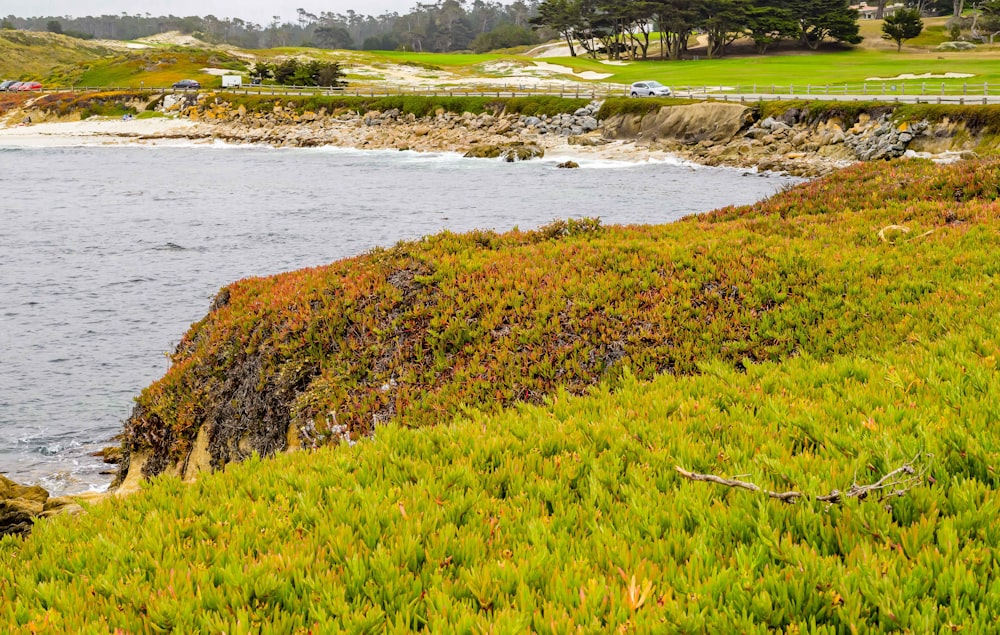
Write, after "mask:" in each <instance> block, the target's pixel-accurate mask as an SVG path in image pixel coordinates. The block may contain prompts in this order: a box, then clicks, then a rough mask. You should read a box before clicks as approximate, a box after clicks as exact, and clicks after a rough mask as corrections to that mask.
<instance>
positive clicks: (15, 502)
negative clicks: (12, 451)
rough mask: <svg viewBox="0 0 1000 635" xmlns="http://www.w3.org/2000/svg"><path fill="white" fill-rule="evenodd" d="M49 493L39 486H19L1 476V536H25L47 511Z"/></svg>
mask: <svg viewBox="0 0 1000 635" xmlns="http://www.w3.org/2000/svg"><path fill="white" fill-rule="evenodd" d="M48 500H49V493H48V492H47V491H45V489H43V488H41V487H39V486H37V485H19V484H17V483H15V482H14V481H12V480H10V479H9V478H7V477H5V476H0V536H6V535H9V534H14V535H22V536H23V535H25V534H27V533H29V532H30V531H31V526H32V525H33V524H34V519H35V517H37V516H39V515H41V514H42V512H44V511H45V503H46V502H47V501H48Z"/></svg>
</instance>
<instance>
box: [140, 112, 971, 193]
mask: <svg viewBox="0 0 1000 635" xmlns="http://www.w3.org/2000/svg"><path fill="white" fill-rule="evenodd" d="M601 106H602V104H601V102H592V103H590V104H588V105H587V106H585V107H582V108H579V109H577V110H576V111H575V112H573V113H565V114H560V115H554V116H546V115H541V116H535V115H523V114H517V113H504V112H499V113H495V114H494V113H482V114H478V115H477V114H472V113H468V112H466V113H463V114H456V113H452V112H447V111H444V110H443V109H439V110H438V112H436V113H435V114H433V115H430V116H426V117H416V116H415V115H413V114H406V113H402V112H400V111H399V110H398V109H391V110H387V111H367V112H363V113H362V112H356V111H348V112H340V113H333V112H327V111H326V110H325V109H324V108H320V109H318V110H316V111H311V110H301V109H299V108H298V107H297V105H296V104H295V103H294V101H292V102H286V103H280V102H277V103H276V104H275V105H274V107H273V110H270V111H267V112H248V111H247V109H246V108H245V107H244V106H242V105H237V106H234V105H232V104H230V103H228V102H226V101H225V100H224V99H222V98H220V97H215V98H208V97H205V96H200V97H195V96H176V97H175V98H174V99H165V100H164V101H163V103H162V104H160V106H159V107H160V108H161V109H162V110H163V111H164V112H166V113H175V114H177V115H180V116H183V117H185V118H188V119H189V120H192V121H196V122H198V123H199V124H201V125H199V126H198V127H197V128H195V129H194V130H192V132H193V133H194V135H195V136H200V137H202V138H212V139H220V140H223V141H226V142H230V143H252V144H267V145H272V146H278V147H314V146H325V145H332V146H340V147H351V148H359V149H396V150H413V151H418V152H459V153H462V154H464V155H466V156H469V157H502V158H506V159H507V160H523V159H530V158H537V157H541V156H544V155H545V154H546V153H551V152H560V153H564V154H568V155H572V154H574V153H576V154H581V155H583V154H599V155H603V156H609V157H613V158H620V159H626V160H645V159H648V158H650V157H654V156H656V157H660V156H664V155H673V156H676V157H679V158H682V159H684V160H688V161H691V162H694V163H699V164H703V165H709V166H728V167H739V168H749V169H757V170H761V171H781V172H787V173H789V174H793V175H796V176H803V177H815V176H822V175H824V174H828V173H830V172H832V171H833V170H836V169H839V168H842V167H845V166H847V165H850V164H851V163H854V162H857V161H876V160H887V159H894V158H899V157H905V156H921V157H925V158H931V159H937V160H943V161H950V160H955V159H958V158H963V159H964V158H973V157H975V154H974V153H973V152H972V151H971V149H970V148H971V147H974V145H975V144H974V138H972V137H971V136H970V135H968V134H963V132H964V129H965V127H964V124H963V123H961V122H952V121H949V120H945V121H943V122H940V123H936V124H930V123H928V122H926V121H920V122H916V123H912V124H911V123H905V122H904V123H899V124H896V123H894V122H893V121H892V120H891V117H890V112H889V111H888V110H887V109H884V111H882V112H873V113H861V114H860V115H858V116H857V118H856V119H854V120H848V118H846V117H843V116H830V117H822V116H819V117H816V116H811V115H810V111H809V110H808V109H799V108H790V109H788V110H786V111H785V112H784V113H783V114H782V115H781V116H779V117H766V118H764V119H761V120H757V119H756V118H755V116H754V112H755V111H754V109H752V108H751V107H749V106H746V105H741V104H725V103H718V102H706V103H698V104H689V105H681V106H664V107H662V108H660V109H659V110H656V111H653V112H651V113H649V114H646V115H642V116H639V115H612V116H610V117H607V118H605V119H603V120H602V119H600V118H599V117H600V113H601V110H602V108H601ZM195 130H197V132H195ZM188 136H189V138H190V136H191V135H188ZM960 138H962V139H964V141H963V142H959V141H958V139H960ZM970 138H972V141H973V143H970V142H969V139H970Z"/></svg>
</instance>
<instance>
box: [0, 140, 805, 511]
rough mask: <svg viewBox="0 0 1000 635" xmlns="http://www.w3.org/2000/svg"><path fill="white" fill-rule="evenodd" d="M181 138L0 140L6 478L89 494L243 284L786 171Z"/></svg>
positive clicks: (713, 198)
mask: <svg viewBox="0 0 1000 635" xmlns="http://www.w3.org/2000/svg"><path fill="white" fill-rule="evenodd" d="M579 162H580V164H581V168H580V169H576V170H566V169H557V168H556V167H555V165H556V161H555V160H543V161H529V162H524V163H512V164H511V163H503V162H499V161H493V160H472V159H463V158H461V157H459V156H457V155H454V154H415V153H410V152H394V151H355V150H344V149H332V148H327V149H272V148H263V147H247V146H228V145H198V144H175V145H168V146H114V147H104V146H87V145H76V146H73V145H66V146H62V147H59V146H56V147H36V148H31V147H23V148H2V147H0V193H2V194H0V196H2V199H0V473H2V474H6V475H7V476H9V477H10V478H13V479H15V480H18V481H21V482H25V483H39V484H41V485H43V486H44V487H46V488H48V489H49V490H50V491H52V492H53V493H73V492H79V491H84V490H90V489H96V490H100V489H103V488H105V487H106V486H107V484H108V483H109V482H110V480H111V476H110V475H109V474H108V473H107V471H108V470H109V469H112V467H111V466H107V465H104V464H103V463H102V462H101V461H100V460H98V459H96V458H94V457H93V456H91V454H92V453H93V452H94V451H96V450H98V449H100V448H102V447H104V446H106V445H109V444H111V439H112V437H114V435H115V434H116V433H117V432H118V431H119V430H120V428H121V422H122V421H123V420H124V419H125V418H127V417H128V415H129V412H130V410H131V407H132V400H133V397H134V396H135V395H137V394H138V393H139V391H140V390H141V389H142V388H143V387H144V386H146V385H147V384H149V383H150V382H151V381H153V380H154V379H156V378H157V377H159V376H161V375H162V374H163V373H164V372H165V371H166V369H167V365H168V360H167V357H166V354H167V353H168V352H169V351H171V350H173V348H174V346H175V345H176V343H177V341H178V340H179V339H180V337H181V336H182V335H183V333H184V332H185V331H186V330H187V328H188V326H189V325H190V324H191V323H192V322H194V321H196V320H198V319H200V318H201V317H202V316H203V315H204V314H205V313H206V311H207V309H208V306H209V303H210V300H211V298H212V297H213V296H214V295H215V293H216V292H217V291H218V289H219V288H220V287H221V286H223V285H225V284H227V283H229V282H231V281H234V280H237V279H240V278H245V277H248V276H260V275H267V274H272V273H278V272H281V271H287V270H291V269H297V268H301V267H307V266H313V265H319V264H325V263H329V262H331V261H334V260H336V259H339V258H343V257H346V256H352V255H356V254H359V253H362V252H365V251H367V250H369V249H371V248H372V247H375V246H389V245H392V244H394V243H396V242H397V241H400V240H405V239H413V238H418V237H420V236H424V235H427V234H430V233H434V232H438V231H440V230H443V229H450V230H453V231H464V230H470V229H476V228H480V229H495V230H498V231H503V230H508V229H511V228H513V227H515V226H518V227H520V228H522V229H527V228H532V227H537V226H539V225H542V224H545V223H547V222H549V221H551V220H553V219H555V218H568V217H574V218H579V217H584V216H596V217H600V218H601V220H602V222H603V223H604V224H633V223H665V222H670V221H673V220H676V219H678V218H680V217H682V216H685V215H688V214H691V213H694V212H700V211H707V210H710V209H714V208H717V207H720V206H723V205H727V204H731V203H748V202H752V201H755V200H758V199H761V198H763V197H766V196H768V195H770V194H772V193H773V192H775V191H776V190H777V189H779V188H781V187H782V186H784V185H785V184H786V183H789V182H794V181H796V179H792V178H790V177H784V176H777V175H759V174H756V173H752V172H747V171H743V170H732V169H717V168H705V167H696V166H691V165H685V164H682V163H679V162H670V161H662V162H641V163H626V162H615V161H602V160H596V159H591V160H580V161H579Z"/></svg>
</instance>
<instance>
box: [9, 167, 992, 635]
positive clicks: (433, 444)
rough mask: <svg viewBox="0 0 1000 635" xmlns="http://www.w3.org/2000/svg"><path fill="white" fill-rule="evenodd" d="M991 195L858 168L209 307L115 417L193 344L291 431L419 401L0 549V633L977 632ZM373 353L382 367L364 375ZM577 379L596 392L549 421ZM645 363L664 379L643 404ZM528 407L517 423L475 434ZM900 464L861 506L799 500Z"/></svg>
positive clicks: (408, 247)
mask: <svg viewBox="0 0 1000 635" xmlns="http://www.w3.org/2000/svg"><path fill="white" fill-rule="evenodd" d="M996 167H997V165H996V164H995V163H986V162H983V163H974V164H961V165H957V166H949V167H940V166H933V165H930V164H926V163H914V162H910V163H894V164H873V165H864V166H859V167H856V168H851V169H850V170H847V171H845V172H842V173H839V174H836V175H834V176H831V177H829V178H827V179H824V180H822V181H817V182H814V183H810V184H807V185H805V186H802V187H799V188H796V189H794V190H791V191H787V192H784V193H781V194H779V195H777V196H775V197H773V198H772V199H771V200H769V201H766V202H763V203H760V204H758V205H754V206H749V207H742V208H729V209H724V210H720V211H718V212H716V213H713V214H710V215H707V216H700V217H694V218H691V219H688V220H687V221H684V222H681V223H676V224H672V225H667V226H661V227H628V228H603V229H601V228H597V227H594V226H593V225H591V224H586V223H585V224H583V225H574V226H572V227H570V226H553V227H551V228H548V229H547V230H543V231H540V232H536V233H523V232H514V233H510V234H505V235H500V236H497V235H492V234H488V233H483V232H480V233H473V234H470V235H466V236H456V235H452V234H444V235H439V236H435V237H430V238H428V239H425V240H424V241H421V242H419V243H410V244H404V245H400V246H397V247H395V248H393V249H391V250H385V251H379V252H376V253H373V254H370V255H368V256H365V257H361V258H357V259H352V260H348V261H344V262H342V263H337V264H335V265H332V266H330V267H324V268H318V269H312V270H306V271H302V272H296V273H292V274H285V275H281V276H275V277H271V278H266V279H253V280H246V281H243V282H240V283H237V284H235V285H233V286H231V287H229V288H228V289H227V291H226V292H225V293H224V294H223V296H222V297H220V299H219V300H218V301H217V308H216V310H215V311H214V312H213V313H212V315H211V316H210V317H209V318H208V319H207V320H206V321H204V322H202V323H200V324H198V325H196V326H195V327H194V328H193V330H192V332H191V333H190V334H189V335H188V337H187V338H186V340H185V342H184V343H183V344H182V346H181V348H182V351H181V353H180V356H181V357H184V358H185V359H190V360H191V361H180V363H179V365H178V367H175V370H172V371H171V373H170V374H169V375H168V377H167V378H166V379H165V380H163V381H161V382H159V383H158V384H157V385H156V386H154V387H153V388H152V389H150V391H149V392H147V393H146V394H144V396H143V401H142V402H141V403H142V404H151V403H152V402H151V399H152V398H153V396H154V395H159V396H160V397H158V398H161V399H166V398H167V395H170V394H175V395H180V394H181V393H183V392H185V391H187V390H190V389H189V388H185V387H184V386H185V382H184V381H183V380H180V379H179V378H180V377H182V376H184V375H185V373H189V374H190V373H192V372H195V371H194V370H193V369H194V368H195V367H196V366H197V365H198V364H200V363H201V362H200V361H199V355H203V354H204V353H205V352H206V351H209V350H212V347H213V346H219V347H221V348H219V349H218V350H219V353H218V357H216V361H217V362H219V363H221V362H223V361H225V360H230V361H232V360H238V359H244V360H246V359H247V357H246V356H247V354H248V353H249V352H250V351H252V350H255V349H256V350H262V349H266V350H271V351H273V355H272V356H271V357H269V358H267V359H268V360H269V361H268V364H271V365H267V364H265V365H264V366H263V368H266V369H267V372H266V373H262V374H261V375H260V377H261V378H262V379H264V380H265V381H276V382H281V381H284V380H285V377H287V376H289V373H293V370H294V368H296V367H304V366H308V365H309V364H310V363H318V364H319V365H320V367H321V376H322V378H323V379H324V381H323V382H322V390H320V391H316V392H314V393H312V394H311V395H310V397H309V399H308V400H307V402H306V405H309V404H322V407H323V408H324V409H325V410H323V412H324V413H325V412H329V411H330V409H334V408H338V406H337V405H336V404H337V403H343V402H348V403H350V404H351V405H350V407H349V408H345V409H338V410H336V411H337V412H343V413H345V414H346V415H347V416H345V418H344V419H342V420H341V421H348V420H350V417H351V416H353V413H354V412H356V411H357V410H362V409H364V408H366V407H370V405H371V404H372V403H374V401H375V400H377V399H378V397H377V395H380V394H384V393H383V392H382V391H381V390H379V389H378V388H376V389H375V390H369V388H368V387H366V385H365V384H364V383H363V382H362V381H361V379H362V377H363V369H365V368H368V367H371V368H372V369H375V370H377V369H378V368H380V366H381V365H383V364H385V365H388V367H393V368H395V369H396V370H397V373H396V375H395V380H396V381H397V382H410V381H414V378H415V377H419V378H420V381H419V382H416V381H414V383H413V387H412V388H410V392H409V397H410V400H409V401H406V400H403V401H400V402H397V403H399V404H400V405H399V406H398V409H397V411H396V412H397V415H399V416H398V417H397V418H396V419H394V421H398V423H391V424H389V425H384V426H382V427H380V428H378V430H377V432H376V437H375V439H374V440H361V441H360V442H358V443H357V444H355V445H352V446H348V445H346V444H341V445H339V446H337V447H328V448H325V449H323V450H320V451H318V452H313V453H298V454H291V455H283V456H280V457H278V458H277V459H274V460H269V461H261V460H258V459H252V460H250V461H248V462H245V463H242V464H237V465H231V466H229V467H228V468H227V469H226V470H225V471H224V472H221V473H217V474H215V475H212V476H203V477H202V478H201V479H200V480H199V482H198V483H196V484H194V485H191V486H186V485H182V484H180V483H179V482H178V481H177V480H175V479H172V478H160V479H157V480H156V482H154V483H153V484H152V485H150V486H149V487H148V488H147V489H146V490H145V491H143V492H141V493H139V494H136V495H134V496H132V497H130V498H127V499H123V500H113V501H109V502H107V503H105V504H102V505H98V506H97V507H94V508H93V509H92V510H91V511H90V512H89V513H88V514H86V515H83V516H78V517H71V518H70V517H66V518H62V517H60V518H56V519H53V520H50V521H46V522H43V523H41V525H40V526H39V527H37V528H36V530H35V532H34V533H33V534H32V536H31V537H30V538H28V539H27V540H25V541H21V540H15V539H10V538H8V539H4V540H3V541H0V598H2V602H0V623H5V624H7V625H8V627H9V628H8V630H10V631H11V632H53V633H55V632H110V631H113V630H115V629H116V628H121V629H122V630H124V631H126V632H135V633H140V632H163V631H171V630H173V631H174V632H220V631H225V632H256V631H258V630H264V631H267V632H279V633H295V632H302V633H304V632H335V631H351V632H409V631H412V630H418V629H423V630H426V631H428V632H453V631H462V632H480V631H489V632H510V633H521V632H539V633H564V632H568V631H572V630H577V629H582V630H583V631H585V632H614V631H620V632H642V633H653V632H748V633H753V632H760V633H763V632H769V631H770V630H772V629H774V630H780V631H783V632H787V633H798V632H821V633H822V632H828V633H847V632H955V631H963V632H992V631H994V630H996V629H997V627H998V623H997V619H998V618H997V616H998V615H1000V561H998V559H997V558H996V556H995V553H994V552H995V550H994V547H995V545H996V544H997V541H998V540H1000V533H998V531H1000V530H998V528H1000V525H998V524H997V523H996V522H995V519H996V516H997V514H998V512H1000V508H998V500H1000V498H998V497H997V492H996V489H997V487H998V485H1000V479H998V476H997V467H998V464H1000V437H998V434H997V430H998V426H997V424H998V421H1000V410H998V409H997V404H998V403H1000V375H998V373H997V359H998V358H1000V327H998V323H997V321H996V319H995V315H996V314H997V311H998V310H1000V293H997V276H998V274H1000V266H998V261H997V259H996V257H995V254H996V252H997V249H998V247H1000V244H998V243H1000V234H998V232H997V223H998V220H1000V203H998V200H997V199H998V187H1000V180H998V177H997V176H996V174H997V170H996ZM400 264H404V265H405V266H403V267H400V266H399V265H400ZM389 272H396V273H395V274H394V275H395V277H393V278H392V280H393V281H394V284H393V285H390V286H392V288H395V289H396V291H395V292H393V291H391V289H390V288H388V287H386V286H385V283H386V280H385V278H386V275H387V274H388V275H393V274H391V273H389ZM400 272H403V273H400ZM405 272H409V273H408V274H406V275H404V273H405ZM431 289H433V290H434V292H433V293H431V291H430V290H431ZM393 293H394V294H395V295H393ZM227 294H228V299H227V298H226V295H227ZM406 296H409V303H408V304H407V307H409V308H408V309H407V310H410V311H412V312H414V313H413V315H412V317H413V319H407V318H405V317H404V316H405V312H404V311H402V310H401V306H400V300H401V299H402V298H403V297H406ZM317 301H319V304H317ZM324 303H327V304H324ZM337 303H339V304H337ZM331 304H337V309H336V310H333V309H332V308H331V307H330V306H328V305H331ZM338 316H342V317H338ZM379 316H381V318H379ZM418 318H420V319H418ZM337 319H340V320H342V322H343V326H342V328H344V329H345V331H343V333H346V334H338V333H339V332H338V331H337V330H336V329H337V328H341V326H338V323H337V322H336V321H335V320H337ZM379 320H380V321H379ZM626 325H627V326H628V327H629V328H625V326H626ZM320 327H322V328H324V329H327V330H326V331H325V332H323V333H321V332H320V331H318V330H317V329H319V328H320ZM414 330H420V331H421V332H423V333H424V335H425V339H424V340H421V339H420V338H419V337H418V336H416V335H414V334H413V333H412V331H414ZM223 332H227V333H240V334H243V336H245V338H246V339H244V340H239V345H238V346H236V342H237V340H231V341H230V343H229V344H225V343H224V340H223V339H222V338H221V333H223ZM381 332H390V333H391V334H392V342H393V343H394V345H396V348H395V349H393V350H394V351H395V352H396V353H398V355H399V357H395V356H393V357H390V358H388V359H382V358H380V357H379V356H378V352H379V350H378V349H377V348H375V347H374V344H373V343H374V342H375V341H376V340H375V339H373V338H375V337H376V335H377V334H378V333H381ZM310 333H312V335H310ZM324 333H325V335H324ZM574 334H576V335H575V336H574ZM421 342H422V343H421ZM241 347H242V348H241ZM599 347H603V348H599ZM340 350H350V351H351V355H350V356H344V357H338V354H339V351H340ZM577 350H581V351H583V354H581V355H576V354H575V353H574V351H577ZM590 351H597V352H598V354H596V355H591V354H590ZM469 352H473V353H475V352H478V354H472V355H470V354H469ZM602 353H603V356H602ZM477 355H478V356H477ZM414 356H416V357H417V358H419V359H420V360H425V361H424V365H423V366H421V367H420V372H419V373H418V369H416V368H410V367H404V365H402V364H401V362H407V361H413V357H414ZM201 359H204V358H203V357H202V358H201ZM310 359H316V360H319V361H316V362H310V361H309V360H310ZM657 359H658V360H660V361H658V362H655V363H654V362H652V361H651V360H657ZM352 360H353V361H352ZM587 363H589V364H593V365H594V366H595V367H596V368H598V369H599V372H598V373H597V374H598V375H599V376H600V377H601V378H603V382H602V383H601V384H599V385H598V386H597V387H596V388H591V389H589V394H588V395H586V396H572V395H571V394H569V392H588V390H587V389H586V386H587V385H589V384H588V383H587V382H583V381H580V379H579V378H580V374H579V369H578V368H577V365H579V366H581V367H582V366H583V365H585V364H587ZM352 364H353V365H352ZM296 365H297V366H296ZM213 368H215V367H214V366H212V367H206V369H205V371H204V372H202V374H201V375H199V377H200V378H202V379H205V380H210V379H211V377H212V372H219V371H218V369H215V370H212V369H213ZM656 369H659V370H672V371H674V373H675V374H666V375H660V376H658V377H656V378H655V379H653V380H652V381H651V382H648V383H646V382H643V381H641V380H640V379H639V377H638V375H647V374H650V373H651V372H652V371H653V370H656ZM438 375H441V376H443V379H441V380H438V379H437V376H438ZM380 379H383V378H381V377H380ZM192 385H199V384H192ZM378 386H381V384H379V385H378ZM612 386H613V388H611V387H612ZM512 387H514V388H512ZM260 388H261V389H265V388H266V386H264V385H263V384H262V385H261V386H260ZM522 388H524V389H527V390H528V391H531V392H529V394H527V395H524V394H521V393H520V390H521V389H522ZM567 389H568V390H567ZM208 390H211V389H210V388H206V391H208ZM508 390H511V391H512V392H511V393H510V395H507V393H506V391H508ZM420 391H423V392H420ZM542 394H545V395H547V396H546V397H545V398H544V399H543V398H542ZM523 398H528V399H530V400H532V401H537V402H539V403H538V404H536V405H533V406H519V407H517V408H514V409H508V410H506V411H504V412H500V413H497V412H494V411H495V406H496V405H497V404H498V403H511V402H513V401H514V400H515V399H523ZM338 399H339V400H343V401H340V402H338V401H337V400H338ZM322 400H326V401H322ZM163 403H166V402H163ZM188 403H190V405H184V404H183V403H181V402H178V405H177V406H176V411H177V412H178V413H180V414H181V415H182V416H188V415H187V414H186V413H188V412H189V411H194V410H196V408H197V406H196V405H194V404H193V402H188ZM203 405H204V404H203ZM160 412H164V413H166V412H167V411H166V410H162V411H160ZM366 412H367V411H366ZM358 419H359V421H361V422H362V423H364V422H368V421H370V415H368V414H365V415H363V416H362V415H359V416H358ZM178 421H179V419H178ZM424 423H439V424H442V425H438V426H430V427H424V428H421V429H418V430H414V429H411V427H412V426H419V425H422V424H424ZM327 431H328V432H330V430H329V429H327ZM183 432H184V430H182V429H177V434H183ZM161 434H163V433H162V432H161ZM911 461H912V464H913V466H914V474H913V478H912V479H910V480H907V482H905V483H902V484H900V485H898V486H894V487H891V488H888V490H883V491H876V492H873V493H871V494H870V495H869V496H867V497H865V498H863V499H859V498H848V499H846V500H844V501H842V502H840V503H827V502H822V501H818V500H817V499H816V498H815V496H816V495H819V494H828V493H829V492H831V490H834V489H837V490H840V491H841V492H846V491H849V487H850V486H851V485H852V484H855V483H856V484H859V485H860V484H868V483H874V482H876V481H878V480H879V478H881V477H882V476H883V475H885V474H887V473H889V472H891V471H893V470H894V469H896V468H899V467H901V466H903V465H905V464H907V463H908V462H911ZM674 466H681V467H684V468H686V469H688V470H691V471H694V472H701V473H710V474H717V475H720V476H725V477H739V478H741V479H743V480H745V481H750V482H754V483H757V484H758V485H760V486H762V487H764V488H765V489H768V490H775V491H786V490H794V491H798V492H802V493H805V494H807V495H808V496H806V497H805V498H803V499H801V500H799V502H798V503H797V504H794V505H789V504H785V503H782V502H780V501H777V500H770V499H768V498H767V497H766V496H765V495H763V494H760V493H754V492H748V491H743V490H738V489H731V488H726V487H722V486H719V485H715V484H712V483H696V482H691V481H689V480H686V479H684V478H682V477H681V476H680V475H679V474H678V473H677V472H676V471H675V470H674ZM904 476H905V475H904ZM907 478H909V477H907ZM896 490H900V491H899V492H898V493H897V492H896Z"/></svg>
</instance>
